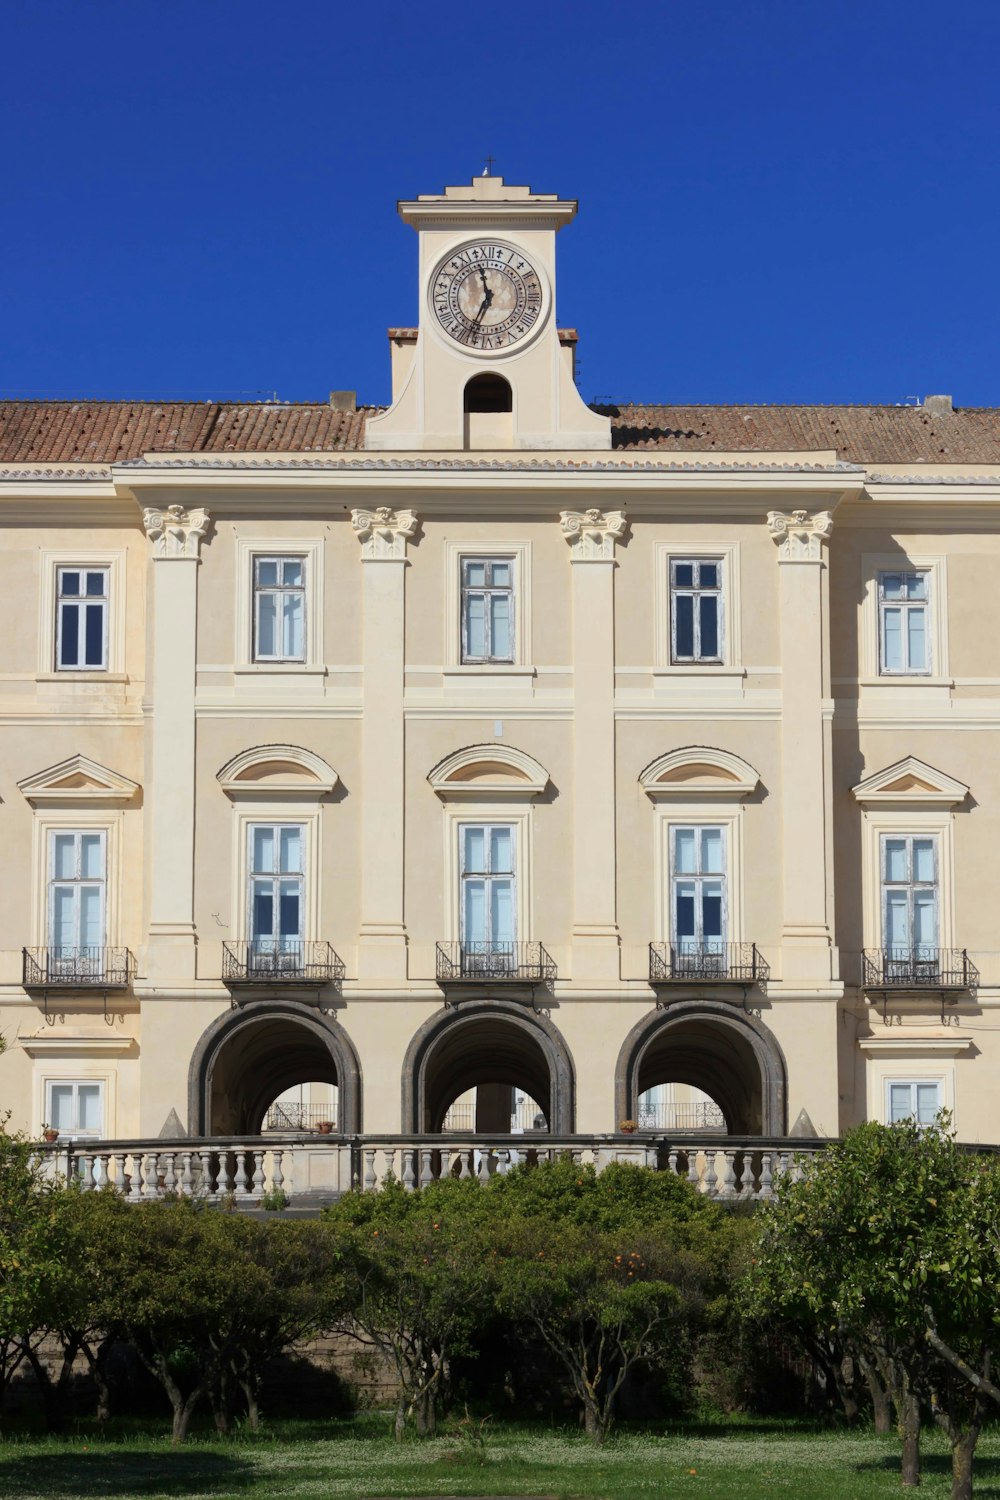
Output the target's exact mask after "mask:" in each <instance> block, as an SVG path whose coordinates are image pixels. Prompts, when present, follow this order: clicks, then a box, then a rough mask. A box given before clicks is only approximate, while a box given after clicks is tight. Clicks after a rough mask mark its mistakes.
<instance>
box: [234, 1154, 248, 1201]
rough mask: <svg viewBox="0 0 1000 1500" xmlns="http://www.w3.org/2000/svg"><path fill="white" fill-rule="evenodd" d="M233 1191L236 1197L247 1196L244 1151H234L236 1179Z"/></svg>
mask: <svg viewBox="0 0 1000 1500" xmlns="http://www.w3.org/2000/svg"><path fill="white" fill-rule="evenodd" d="M233 1191H234V1192H235V1194H236V1196H237V1198H248V1197H249V1196H250V1195H249V1193H248V1192H247V1158H246V1152H245V1151H237V1152H236V1180H235V1183H234V1188H233Z"/></svg>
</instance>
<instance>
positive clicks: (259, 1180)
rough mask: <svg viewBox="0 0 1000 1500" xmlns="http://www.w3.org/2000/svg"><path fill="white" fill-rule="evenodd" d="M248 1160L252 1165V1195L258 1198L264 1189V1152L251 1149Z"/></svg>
mask: <svg viewBox="0 0 1000 1500" xmlns="http://www.w3.org/2000/svg"><path fill="white" fill-rule="evenodd" d="M250 1161H251V1163H252V1165H253V1195H254V1197H255V1198H259V1197H260V1195H261V1193H263V1191H264V1152H263V1151H251V1152H250Z"/></svg>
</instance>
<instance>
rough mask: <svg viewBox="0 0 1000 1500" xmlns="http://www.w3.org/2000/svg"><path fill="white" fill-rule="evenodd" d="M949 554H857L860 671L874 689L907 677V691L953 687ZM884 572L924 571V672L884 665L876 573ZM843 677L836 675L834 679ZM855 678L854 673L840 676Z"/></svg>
mask: <svg viewBox="0 0 1000 1500" xmlns="http://www.w3.org/2000/svg"><path fill="white" fill-rule="evenodd" d="M947 562H948V559H947V558H946V557H944V556H933V555H931V554H928V553H923V552H919V553H918V552H913V553H911V552H909V551H907V552H906V553H905V555H903V556H900V554H899V553H898V552H897V553H884V552H878V553H876V552H865V553H863V554H862V557H861V577H862V582H863V588H864V592H863V596H862V600H861V604H860V606H859V614H858V633H859V664H858V665H859V674H860V681H861V683H862V685H863V686H864V687H865V688H867V689H868V690H870V692H873V693H874V692H875V691H876V690H877V689H883V690H891V689H892V688H894V687H895V686H899V685H902V684H906V683H909V684H910V685H911V691H912V692H916V691H918V690H923V689H926V692H927V695H928V696H929V697H936V696H937V695H938V694H939V693H940V692H941V691H942V690H943V689H945V688H949V689H950V687H951V685H952V683H951V677H950V675H949V674H950V667H949V644H948V568H947ZM884 573H926V575H927V580H928V581H927V594H928V618H927V643H928V644H927V654H928V660H929V661H930V664H931V665H930V670H929V671H925V672H883V671H882V619H881V611H880V609H879V578H880V575H882V574H884ZM841 680H842V679H840V678H835V679H834V684H835V685H836V684H837V683H839V682H840V681H841ZM843 680H844V681H846V682H855V681H857V679H855V678H847V679H843Z"/></svg>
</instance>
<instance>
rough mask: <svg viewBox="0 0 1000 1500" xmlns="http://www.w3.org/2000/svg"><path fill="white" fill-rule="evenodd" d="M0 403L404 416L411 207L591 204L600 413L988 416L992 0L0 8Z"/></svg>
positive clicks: (569, 278) (994, 57) (994, 331)
mask: <svg viewBox="0 0 1000 1500" xmlns="http://www.w3.org/2000/svg"><path fill="white" fill-rule="evenodd" d="M0 17H2V23H3V31H2V35H3V43H2V48H0V127H2V135H3V140H4V145H5V149H4V167H3V175H2V191H0V272H2V277H0V297H2V299H3V313H2V320H0V393H2V394H4V395H8V396H10V395H29V396H38V395H49V396H146V397H158V396H164V397H168V396H172V397H182V396H190V397H192V398H207V397H211V396H216V397H226V396H237V395H239V394H240V393H247V394H253V393H271V392H277V394H278V396H279V397H280V398H282V399H285V400H301V399H325V397H326V395H327V392H328V391H329V390H330V389H331V388H340V387H345V388H353V389H356V390H357V391H358V394H359V399H361V400H364V401H382V400H385V399H386V398H387V396H388V389H389V364H388V349H387V345H386V338H385V330H386V327H387V326H389V325H390V324H407V323H411V322H414V321H415V320H416V315H417V308H416V278H415V272H416V235H415V234H414V232H413V231H412V230H410V229H408V228H407V227H406V226H404V225H403V224H402V222H401V221H400V220H399V219H398V218H397V217H396V213H395V203H396V200H397V199H398V198H401V197H410V196H412V195H415V194H417V193H420V192H438V191H440V190H441V188H442V187H443V186H444V184H445V183H446V182H464V181H467V180H468V179H469V178H470V177H471V176H472V175H473V174H474V173H475V172H478V171H479V170H481V168H482V164H483V159H484V157H485V155H486V153H487V152H491V153H492V154H493V156H494V157H495V158H496V163H497V165H496V170H497V171H498V172H501V173H503V175H504V176H505V177H506V179H507V181H509V182H518V183H523V182H528V183H530V184H531V186H532V187H534V188H535V189H536V190H538V191H544V192H558V193H560V194H562V195H564V196H566V197H576V198H578V199H579V200H580V213H579V215H578V217H577V219H576V221H575V223H574V224H573V225H571V226H570V227H569V228H568V229H566V230H564V231H563V232H562V233H561V235H560V238H559V248H560V262H559V286H558V316H559V320H560V323H561V324H563V325H573V326H576V327H577V328H579V330H580V334H581V346H580V362H581V372H580V382H579V383H580V388H581V392H582V394H583V395H584V396H585V397H586V398H587V399H588V400H590V399H615V400H640V401H656V400H662V401H708V402H716V401H719V402H726V401H762V402H763V401H778V402H782V401H790V402H808V401H828V402H839V401H852V400H853V401H862V402H867V401H886V402H896V401H907V400H909V399H912V398H914V397H919V396H923V395H924V394H927V393H929V392H950V393H951V394H953V395H954V397H955V399H956V401H957V402H958V403H959V404H961V405H966V406H984V405H997V404H1000V311H998V242H1000V192H998V189H1000V87H998V75H1000V66H998V65H1000V5H998V4H997V3H996V0H953V3H951V4H944V3H942V0H934V3H930V0H910V3H908V4H903V3H900V0H835V3H833V4H831V3H829V0H827V3H823V4H820V3H815V0H705V3H702V4H683V5H682V4H676V3H659V4H654V3H649V0H645V3H644V0H633V3H632V4H630V5H627V6H626V5H610V4H597V3H594V0H562V3H546V0H536V3H534V4H523V3H521V4H518V3H514V4H510V3H506V4H504V3H497V0H490V3H484V4H474V3H473V4H470V3H464V4H461V3H451V4H433V5H432V4H427V3H421V0H410V3H399V0H392V3H379V0H371V3H369V4H357V3H354V4H350V5H348V4H344V3H338V0H325V3H321V0H283V3H280V4H275V3H267V4H266V3H263V0H6V3H5V4H3V5H0Z"/></svg>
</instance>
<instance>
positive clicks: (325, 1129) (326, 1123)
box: [316, 1120, 333, 1135]
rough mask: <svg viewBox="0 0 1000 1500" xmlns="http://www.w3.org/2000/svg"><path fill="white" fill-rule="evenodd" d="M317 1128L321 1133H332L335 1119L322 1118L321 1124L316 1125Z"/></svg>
mask: <svg viewBox="0 0 1000 1500" xmlns="http://www.w3.org/2000/svg"><path fill="white" fill-rule="evenodd" d="M316 1129H317V1130H318V1131H319V1133H320V1135H331V1134H332V1132H333V1121H332V1120H320V1122H319V1124H318V1125H317V1126H316Z"/></svg>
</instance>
